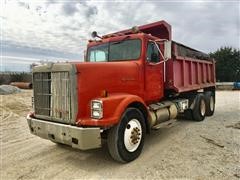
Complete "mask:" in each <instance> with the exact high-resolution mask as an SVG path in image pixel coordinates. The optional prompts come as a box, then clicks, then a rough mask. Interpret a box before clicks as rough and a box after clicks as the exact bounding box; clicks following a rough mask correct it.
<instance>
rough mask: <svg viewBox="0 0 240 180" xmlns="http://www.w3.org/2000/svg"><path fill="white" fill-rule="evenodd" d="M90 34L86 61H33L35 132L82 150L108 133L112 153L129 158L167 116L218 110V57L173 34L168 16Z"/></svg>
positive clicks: (32, 121)
mask: <svg viewBox="0 0 240 180" xmlns="http://www.w3.org/2000/svg"><path fill="white" fill-rule="evenodd" d="M92 35H93V37H94V39H93V40H89V43H88V46H87V51H86V55H85V61H84V62H74V63H55V64H48V65H42V66H37V67H34V69H33V96H34V97H33V102H34V112H32V113H29V114H28V116H27V121H28V125H29V128H30V131H31V133H32V134H34V135H37V136H40V137H42V138H45V139H49V140H51V141H53V142H55V143H62V144H67V145H70V146H72V147H73V148H78V149H81V150H87V149H92V148H98V147H101V144H102V140H103V139H106V140H107V144H108V149H109V152H110V154H111V156H112V157H113V159H115V160H117V161H120V162H130V161H132V160H134V159H136V158H137V157H138V156H139V155H140V153H141V151H142V148H143V145H144V139H145V135H146V134H147V133H150V131H151V130H152V129H158V127H160V126H161V124H163V123H166V121H168V120H170V119H176V118H178V117H185V118H189V119H192V120H194V121H202V120H204V118H205V116H211V115H213V113H214V109H215V62H214V60H213V59H210V57H209V56H208V55H207V54H204V53H202V52H200V51H197V50H195V49H193V48H190V47H187V46H185V45H183V44H180V43H177V42H175V41H173V40H172V36H171V26H170V25H169V24H168V23H167V22H165V21H159V22H155V23H152V24H147V25H143V26H139V27H134V28H132V29H128V30H124V31H120V32H115V33H111V34H107V35H104V36H101V37H100V36H98V35H97V33H96V32H93V34H92Z"/></svg>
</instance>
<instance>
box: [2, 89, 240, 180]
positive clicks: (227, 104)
mask: <svg viewBox="0 0 240 180" xmlns="http://www.w3.org/2000/svg"><path fill="white" fill-rule="evenodd" d="M31 96H32V92H31V91H23V92H22V93H19V94H13V95H4V96H0V102H1V103H0V105H1V106H0V109H1V116H0V119H1V126H0V128H1V131H0V140H1V144H0V145H1V172H0V174H1V179H50V178H51V179H89V178H92V179H96V178H101V179H106V178H113V179H116V178H124V179H168V178H171V179H173V178H189V179H205V178H214V179H239V178H240V129H239V123H240V91H233V92H232V91H219V92H217V104H216V112H215V115H214V116H212V117H208V118H207V119H206V120H205V121H203V122H191V121H186V120H180V121H177V122H176V123H174V124H173V125H171V126H168V127H165V128H162V129H160V130H158V131H153V132H152V133H151V134H150V135H147V138H146V142H145V146H144V149H143V152H142V154H141V156H140V157H139V158H138V159H137V160H135V161H133V162H131V163H128V164H119V163H117V162H115V161H113V160H112V159H111V157H110V155H109V153H108V150H107V146H106V144H105V145H104V146H103V148H100V149H96V150H90V151H80V150H76V149H72V148H70V147H68V146H64V145H56V144H54V143H52V142H50V141H47V140H44V139H41V138H39V137H36V136H33V135H31V134H30V132H29V130H28V126H27V122H26V119H25V116H26V114H27V112H28V111H29V110H30V109H31ZM237 124H238V126H237Z"/></svg>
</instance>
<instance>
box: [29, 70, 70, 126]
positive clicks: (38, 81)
mask: <svg viewBox="0 0 240 180" xmlns="http://www.w3.org/2000/svg"><path fill="white" fill-rule="evenodd" d="M33 88H34V107H35V114H36V115H40V116H47V117H50V118H51V120H55V121H60V122H63V123H69V122H70V120H71V91H70V78H69V72H65V71H61V72H36V73H34V74H33Z"/></svg>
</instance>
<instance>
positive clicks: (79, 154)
mask: <svg viewBox="0 0 240 180" xmlns="http://www.w3.org/2000/svg"><path fill="white" fill-rule="evenodd" d="M189 123H190V122H189V121H186V120H181V121H177V123H175V124H172V125H171V126H170V127H166V128H162V129H160V130H154V131H152V132H151V134H148V135H146V138H145V145H144V148H143V152H142V154H141V155H140V157H139V158H138V159H136V160H135V161H133V162H131V163H127V164H123V163H119V162H116V161H114V160H113V159H112V158H111V156H110V154H109V152H108V148H107V143H106V141H103V146H102V148H99V149H93V150H87V151H81V150H78V149H73V148H71V147H69V146H67V145H57V148H60V149H61V150H64V151H66V153H67V156H66V158H65V159H64V161H68V162H67V163H68V164H69V165H70V166H73V167H75V168H76V167H77V168H79V169H82V170H86V171H92V172H94V171H99V170H104V169H111V170H113V171H114V169H117V168H119V167H120V166H121V167H122V166H128V165H132V164H137V163H139V161H143V159H144V158H147V157H146V156H145V152H149V151H150V152H151V149H152V148H153V146H161V141H163V140H164V139H166V138H168V137H169V136H171V135H172V134H173V131H174V132H175V133H176V131H178V130H180V129H184V126H187V125H188V124H189ZM148 154H149V153H148Z"/></svg>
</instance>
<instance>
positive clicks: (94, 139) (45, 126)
mask: <svg viewBox="0 0 240 180" xmlns="http://www.w3.org/2000/svg"><path fill="white" fill-rule="evenodd" d="M27 121H28V126H29V129H30V131H31V133H32V134H34V135H37V136H39V137H41V138H44V139H49V140H51V141H54V142H58V143H62V144H67V145H70V146H72V147H73V148H77V149H81V150H87V149H94V148H99V147H101V135H100V128H97V127H93V128H83V127H77V126H72V125H66V124H60V123H56V122H49V121H44V120H39V119H35V118H32V117H30V116H28V117H27Z"/></svg>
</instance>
